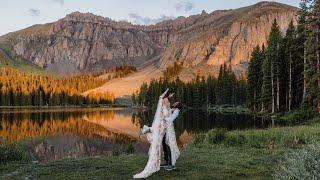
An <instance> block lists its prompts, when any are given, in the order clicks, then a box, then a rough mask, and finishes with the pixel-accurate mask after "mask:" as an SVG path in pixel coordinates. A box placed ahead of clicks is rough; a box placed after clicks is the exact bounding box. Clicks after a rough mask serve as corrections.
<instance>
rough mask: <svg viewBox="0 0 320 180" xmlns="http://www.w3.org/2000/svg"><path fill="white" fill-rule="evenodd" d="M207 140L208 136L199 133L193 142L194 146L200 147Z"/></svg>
mask: <svg viewBox="0 0 320 180" xmlns="http://www.w3.org/2000/svg"><path fill="white" fill-rule="evenodd" d="M205 140H206V134H205V133H199V134H197V135H196V136H195V138H194V140H193V144H194V145H196V146H197V145H200V144H202V143H204V142H205Z"/></svg>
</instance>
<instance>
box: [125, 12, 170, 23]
mask: <svg viewBox="0 0 320 180" xmlns="http://www.w3.org/2000/svg"><path fill="white" fill-rule="evenodd" d="M129 16H130V18H131V19H133V20H134V23H135V24H143V25H150V24H156V23H158V22H161V21H164V20H169V19H173V18H174V17H173V16H166V15H164V14H161V15H160V17H159V18H149V17H143V16H141V15H139V14H138V13H129Z"/></svg>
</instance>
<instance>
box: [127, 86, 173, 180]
mask: <svg viewBox="0 0 320 180" xmlns="http://www.w3.org/2000/svg"><path fill="white" fill-rule="evenodd" d="M171 96H173V94H170V93H169V89H167V90H166V91H165V92H164V93H163V94H162V95H161V96H160V97H159V101H158V106H157V110H156V113H155V115H154V119H153V123H152V126H151V127H150V128H147V129H148V132H149V133H147V139H148V141H149V142H150V144H151V145H150V148H149V153H148V154H149V159H148V162H147V165H146V167H145V168H144V170H143V171H142V172H140V173H139V174H136V175H134V176H133V178H147V177H149V176H150V175H151V174H153V173H155V172H157V171H159V170H160V163H161V147H162V139H163V136H164V134H165V133H166V131H167V128H168V125H169V124H168V123H169V122H168V121H167V120H166V119H167V118H169V117H170V114H171V112H170V102H169V98H170V97H171ZM145 130H146V126H145V127H144V131H145Z"/></svg>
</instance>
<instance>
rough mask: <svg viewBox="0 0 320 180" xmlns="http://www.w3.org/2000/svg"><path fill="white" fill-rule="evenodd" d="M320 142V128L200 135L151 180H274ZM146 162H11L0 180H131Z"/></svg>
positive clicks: (129, 157) (131, 157)
mask: <svg viewBox="0 0 320 180" xmlns="http://www.w3.org/2000/svg"><path fill="white" fill-rule="evenodd" d="M319 140H320V124H313V125H308V126H297V127H285V128H272V129H267V130H246V131H231V132H226V131H224V130H219V129H215V130H212V131H210V132H208V133H206V134H200V135H199V136H197V137H196V138H195V141H194V142H193V143H192V144H190V145H189V146H188V147H187V148H186V149H184V150H183V151H182V153H181V157H180V159H179V160H178V163H177V169H176V170H174V171H172V172H165V171H163V170H160V172H158V173H156V174H154V175H153V176H152V177H151V178H150V179H233V178H235V179H271V178H273V177H275V175H276V173H277V172H279V171H281V169H280V170H279V168H278V167H279V164H281V163H282V162H283V161H285V160H286V158H285V157H286V156H287V155H288V154H289V155H290V154H291V153H293V152H298V151H301V150H303V148H304V147H305V146H307V145H308V144H309V143H315V142H318V141H319ZM146 161H147V156H146V155H142V154H120V155H117V156H101V157H95V158H82V159H64V160H59V161H53V162H48V163H32V162H23V161H10V162H7V163H2V164H1V165H0V179H3V178H5V179H19V178H26V177H29V178H37V179H89V178H90V179H130V178H131V177H132V175H134V174H135V173H137V172H139V171H140V170H142V168H143V167H144V165H145V163H146ZM282 164H285V163H282ZM278 174H279V173H278ZM280 175H281V174H280ZM278 177H279V176H278Z"/></svg>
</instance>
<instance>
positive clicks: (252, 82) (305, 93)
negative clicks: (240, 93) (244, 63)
mask: <svg viewBox="0 0 320 180" xmlns="http://www.w3.org/2000/svg"><path fill="white" fill-rule="evenodd" d="M319 29H320V4H319V3H311V2H309V1H302V2H301V10H300V12H299V19H298V22H297V25H295V24H294V22H293V21H291V23H290V24H289V26H288V28H287V31H286V33H285V35H283V34H282V33H281V32H280V29H279V25H278V24H277V21H276V20H274V22H273V25H272V29H271V33H270V36H269V39H268V44H267V46H266V47H265V46H264V45H262V47H259V46H258V47H256V48H255V49H254V51H253V53H252V55H251V60H250V64H249V68H248V96H247V97H248V99H247V104H248V106H249V108H250V109H251V110H253V111H255V112H260V111H262V112H265V111H267V112H272V113H275V112H283V111H290V110H293V109H300V108H302V109H313V110H316V109H318V111H319V112H320V48H319V45H320V42H319V36H320V31H319Z"/></svg>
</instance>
